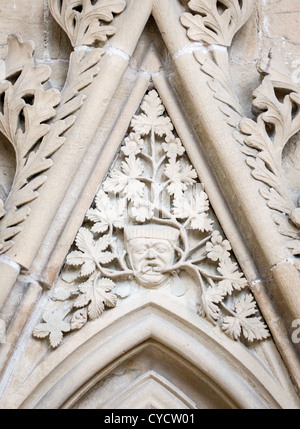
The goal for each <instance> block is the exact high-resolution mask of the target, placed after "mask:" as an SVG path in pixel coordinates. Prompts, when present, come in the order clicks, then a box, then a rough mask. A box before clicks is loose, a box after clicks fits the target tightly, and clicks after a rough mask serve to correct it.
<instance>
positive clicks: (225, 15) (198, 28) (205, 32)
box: [181, 0, 253, 46]
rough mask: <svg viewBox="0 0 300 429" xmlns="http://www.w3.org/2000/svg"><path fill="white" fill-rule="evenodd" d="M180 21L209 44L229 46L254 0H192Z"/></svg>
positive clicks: (195, 37) (196, 38) (197, 39)
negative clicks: (188, 10)
mask: <svg viewBox="0 0 300 429" xmlns="http://www.w3.org/2000/svg"><path fill="white" fill-rule="evenodd" d="M184 3H187V4H188V8H189V9H190V10H191V12H192V13H190V12H187V13H184V14H183V15H182V16H181V23H182V25H183V26H184V27H186V28H187V29H188V32H187V35H188V37H189V38H190V39H191V40H193V41H195V42H204V43H206V44H208V45H212V44H214V45H222V46H230V45H231V42H232V39H233V37H234V35H235V34H236V33H237V31H238V30H239V29H240V28H241V27H242V26H243V24H244V23H245V22H246V21H247V19H248V18H249V16H250V14H251V13H252V12H253V2H252V1H242V0H220V1H219V0H191V1H189V2H186V1H184Z"/></svg>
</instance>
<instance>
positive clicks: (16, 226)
mask: <svg viewBox="0 0 300 429" xmlns="http://www.w3.org/2000/svg"><path fill="white" fill-rule="evenodd" d="M33 53H34V46H33V44H32V43H31V42H23V41H22V40H21V38H20V37H19V36H16V35H12V36H10V37H9V38H8V53H7V56H6V58H5V60H4V70H5V78H4V80H2V81H1V82H0V94H1V100H0V131H1V132H2V133H3V134H4V136H5V137H6V138H7V139H8V140H9V142H10V143H11V144H12V146H13V148H14V151H15V154H16V172H15V177H14V181H13V184H12V187H11V190H10V193H9V195H8V197H7V199H6V201H5V202H4V201H2V200H0V253H4V252H6V251H8V250H9V249H10V248H11V247H12V246H13V238H14V237H15V236H16V235H17V234H18V233H19V232H20V231H21V230H22V222H24V221H25V219H26V218H27V216H28V215H29V214H30V211H31V209H30V207H29V205H28V204H29V203H30V202H31V201H33V200H34V199H35V198H37V196H38V193H37V190H38V189H39V188H40V187H41V186H42V185H43V183H44V182H45V180H46V176H45V175H44V172H45V171H47V170H48V169H49V168H51V166H52V160H51V156H52V155H53V154H54V153H55V152H56V151H57V150H58V149H59V148H60V147H61V145H62V144H63V143H64V141H65V137H64V133H65V132H66V131H67V130H68V129H69V128H70V127H71V126H72V124H73V123H74V121H75V116H74V113H75V112H76V111H77V110H78V109H79V108H80V107H81V106H82V104H83V100H84V95H81V94H80V91H81V89H82V88H84V87H86V86H88V85H89V84H90V83H91V82H92V79H93V77H94V76H96V75H97V73H98V71H99V69H98V67H97V63H98V61H99V60H100V58H101V56H102V55H103V53H104V51H102V50H101V49H96V50H94V51H92V52H88V53H84V52H74V53H73V54H72V55H71V59H70V68H69V74H68V78H67V80H66V83H65V85H64V87H63V89H62V91H61V93H60V92H59V91H58V90H56V89H45V83H47V81H48V80H49V78H50V75H51V69H50V67H48V66H46V65H35V64H34V58H33Z"/></svg>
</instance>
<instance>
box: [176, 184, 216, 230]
mask: <svg viewBox="0 0 300 429" xmlns="http://www.w3.org/2000/svg"><path fill="white" fill-rule="evenodd" d="M189 200H190V201H188V199H187V196H185V195H184V194H183V195H182V196H181V197H179V198H175V199H174V202H173V205H174V207H173V210H172V213H173V214H174V216H175V217H176V218H177V219H189V222H190V228H191V229H198V230H199V231H202V232H204V231H212V230H213V223H214V221H213V220H212V219H211V218H210V217H209V216H208V214H207V213H205V212H207V211H208V210H209V201H208V197H207V195H206V193H205V192H197V193H195V195H193V196H192V197H191V198H189Z"/></svg>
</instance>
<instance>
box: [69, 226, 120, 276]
mask: <svg viewBox="0 0 300 429" xmlns="http://www.w3.org/2000/svg"><path fill="white" fill-rule="evenodd" d="M110 244H111V238H110V237H109V236H103V237H100V238H99V239H98V240H97V241H95V240H94V238H93V234H92V233H91V232H90V231H89V230H88V229H86V228H81V229H80V230H79V232H78V234H77V237H76V245H77V247H78V249H79V251H77V250H75V251H74V252H71V253H70V254H69V255H68V257H67V264H69V265H74V266H80V265H82V267H81V271H80V275H81V276H82V277H85V276H89V275H91V274H92V273H93V272H94V271H95V269H96V266H97V264H108V263H109V262H111V261H112V260H113V259H114V257H115V256H114V254H113V253H112V252H109V251H106V249H107V248H108V247H109V245H110Z"/></svg>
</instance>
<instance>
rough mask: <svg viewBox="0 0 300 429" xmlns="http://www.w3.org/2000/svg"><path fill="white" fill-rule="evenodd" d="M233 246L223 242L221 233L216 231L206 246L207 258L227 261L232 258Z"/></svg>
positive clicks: (226, 241) (225, 241)
mask: <svg viewBox="0 0 300 429" xmlns="http://www.w3.org/2000/svg"><path fill="white" fill-rule="evenodd" d="M230 250H231V246H230V243H229V241H228V240H223V237H222V236H221V234H220V233H219V231H214V232H213V234H212V238H211V241H210V242H208V243H207V244H206V251H207V257H208V258H209V259H211V260H212V261H218V260H219V261H226V260H227V259H228V258H229V257H230V253H229V252H230Z"/></svg>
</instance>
